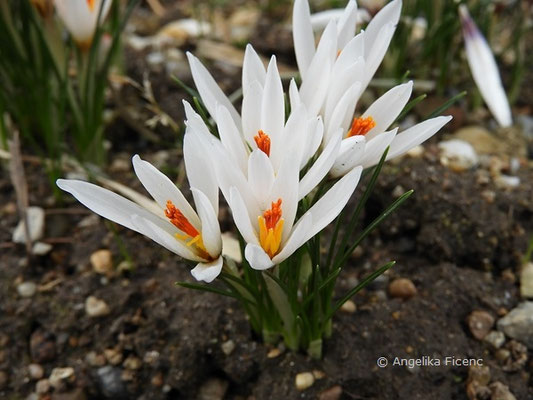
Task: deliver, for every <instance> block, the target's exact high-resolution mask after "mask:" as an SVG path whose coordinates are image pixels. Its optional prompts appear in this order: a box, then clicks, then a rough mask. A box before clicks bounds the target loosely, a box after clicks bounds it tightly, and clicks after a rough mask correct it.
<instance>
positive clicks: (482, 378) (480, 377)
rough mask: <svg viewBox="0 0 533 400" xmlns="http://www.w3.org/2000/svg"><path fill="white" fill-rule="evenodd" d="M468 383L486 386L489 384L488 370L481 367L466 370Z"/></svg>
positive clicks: (473, 366)
mask: <svg viewBox="0 0 533 400" xmlns="http://www.w3.org/2000/svg"><path fill="white" fill-rule="evenodd" d="M468 381H469V382H473V381H475V382H477V383H478V384H480V385H483V386H486V385H488V384H489V382H490V368H489V367H487V366H485V365H483V366H477V365H471V366H470V367H469V368H468Z"/></svg>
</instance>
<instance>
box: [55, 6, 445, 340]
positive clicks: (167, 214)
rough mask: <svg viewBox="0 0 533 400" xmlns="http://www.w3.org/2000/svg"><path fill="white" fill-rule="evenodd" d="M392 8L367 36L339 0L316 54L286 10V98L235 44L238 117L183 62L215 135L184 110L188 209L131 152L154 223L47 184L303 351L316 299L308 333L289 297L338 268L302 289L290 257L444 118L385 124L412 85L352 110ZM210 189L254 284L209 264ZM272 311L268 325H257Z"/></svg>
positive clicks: (70, 186)
mask: <svg viewBox="0 0 533 400" xmlns="http://www.w3.org/2000/svg"><path fill="white" fill-rule="evenodd" d="M401 5H402V3H401V0H393V1H392V2H391V3H389V4H388V5H387V6H386V7H384V8H383V9H382V10H381V11H380V12H379V13H378V14H377V15H376V16H375V17H374V18H373V19H372V20H371V21H370V23H369V24H368V26H367V28H366V30H364V31H361V32H360V33H357V34H356V23H357V15H358V13H357V5H356V3H355V1H353V0H351V1H350V2H349V3H348V5H347V7H346V8H345V10H344V11H343V12H342V13H341V15H340V16H338V18H332V19H331V20H330V21H329V22H328V23H327V26H326V27H325V29H324V32H323V33H322V36H321V38H320V41H319V42H318V45H317V46H315V36H314V32H313V22H312V18H311V14H310V12H309V5H308V3H307V0H296V2H295V4H294V14H293V30H294V47H295V53H296V59H297V62H298V68H299V72H300V77H301V83H300V84H299V85H298V84H297V83H296V81H295V80H294V79H293V80H291V81H290V84H289V89H288V96H287V97H286V96H285V94H284V91H283V85H282V80H281V78H280V74H279V71H278V68H277V64H276V58H275V57H274V56H273V57H272V58H271V59H270V62H269V63H268V66H267V67H266V68H265V66H264V64H263V62H262V60H261V58H260V57H259V55H258V54H257V53H256V52H255V51H254V49H253V47H252V46H251V45H248V46H247V47H246V51H245V56H244V62H243V69H242V93H243V98H242V106H241V111H240V112H239V111H238V110H237V109H236V107H235V106H234V105H233V104H232V102H231V101H230V100H229V99H228V97H227V96H226V95H225V94H224V93H223V91H222V90H221V89H220V87H219V86H218V85H217V83H216V81H215V79H214V78H213V77H212V76H211V74H210V73H209V71H208V70H207V69H206V68H205V67H204V66H203V65H202V64H201V62H200V61H199V60H198V59H197V58H196V57H195V56H194V55H192V54H190V53H188V54H187V56H188V59H189V63H190V67H191V71H192V76H193V79H194V82H195V84H196V88H197V90H198V92H199V94H200V97H201V100H202V103H203V106H204V107H205V110H206V111H207V113H208V114H209V116H210V118H212V121H214V123H213V126H214V127H215V129H216V135H214V134H213V133H214V132H213V131H212V129H211V128H212V127H210V126H208V124H206V121H205V120H204V118H202V116H200V114H198V113H197V112H196V111H195V110H194V109H193V107H192V106H191V105H190V104H189V103H187V102H186V101H184V107H185V114H186V121H185V124H186V132H185V136H184V149H183V151H184V159H185V167H186V173H187V177H188V180H189V184H190V187H191V193H192V197H193V199H194V203H195V208H196V211H195V209H193V207H191V205H190V204H189V203H188V202H187V200H186V199H185V197H184V195H183V194H182V193H181V192H180V190H179V189H178V188H176V186H175V185H174V184H173V183H172V182H171V181H170V180H169V179H168V178H167V177H166V176H164V175H163V174H162V173H160V172H159V171H158V170H157V169H156V168H155V167H153V166H152V165H150V164H149V163H148V162H146V161H143V160H141V159H140V158H139V156H137V155H136V156H134V157H133V165H134V169H135V172H136V174H137V176H138V178H139V180H140V181H141V183H142V184H143V185H144V187H145V188H146V190H147V191H148V192H149V193H150V195H151V196H152V197H153V198H154V200H155V201H156V202H157V204H158V205H159V207H160V211H161V212H160V213H159V214H158V215H157V214H153V213H151V212H149V211H148V210H146V209H144V208H142V207H140V206H138V205H137V204H135V203H133V202H131V201H129V200H126V199H124V198H122V197H120V196H118V195H116V194H114V193H112V192H110V191H108V190H106V189H103V188H99V187H97V186H94V185H92V184H90V183H86V182H82V181H75V180H59V181H58V183H57V184H58V186H59V187H60V188H62V189H63V190H65V191H67V192H70V193H71V194H72V195H74V196H75V197H76V198H77V199H78V200H79V201H80V202H81V203H83V204H84V205H86V206H87V207H88V208H90V209H91V210H93V211H94V212H96V213H98V214H100V215H102V216H104V217H105V218H108V219H110V220H112V221H115V222H117V223H119V224H121V225H123V226H125V227H128V228H130V229H133V230H135V231H137V232H139V233H142V234H144V235H145V236H147V237H149V238H150V239H152V240H154V241H155V242H157V243H159V244H160V245H162V246H164V247H165V248H167V249H168V250H170V251H173V252H174V253H176V254H178V255H179V256H181V257H183V258H185V259H188V260H192V261H194V262H196V263H197V266H196V267H195V268H194V269H193V270H192V271H191V272H192V275H193V276H194V277H195V278H196V279H197V280H202V281H205V282H211V281H213V280H214V279H215V278H217V276H219V274H222V276H221V278H222V279H223V280H224V282H225V283H228V282H229V283H230V285H229V286H230V289H231V293H233V295H234V297H238V298H239V299H241V300H243V304H244V305H245V309H246V310H247V312H248V313H249V315H250V318H251V323H252V325H254V321H255V323H256V325H255V326H254V327H255V328H256V329H259V330H261V329H262V330H263V332H265V331H266V330H268V329H270V330H273V331H276V330H277V331H279V332H281V333H282V334H283V335H284V337H285V339H286V341H287V342H288V344H289V346H290V347H293V348H294V347H298V343H299V342H301V341H302V340H303V341H305V343H306V346H311V345H312V343H313V340H315V339H317V338H318V339H320V338H321V337H322V336H323V334H324V332H325V331H326V330H327V322H328V321H329V319H330V318H331V313H330V311H331V308H330V306H329V303H326V305H323V304H322V305H321V306H320V307H323V308H324V310H323V313H322V314H321V315H322V317H321V318H322V319H321V320H320V321H321V322H320V328H318V323H315V322H313V320H312V318H310V319H309V318H307V317H306V312H307V311H306V310H307V305H308V304H310V302H311V301H312V300H313V301H314V300H316V298H315V297H316V296H315V295H312V296H311V297H310V299H309V300H306V301H302V302H299V303H298V301H299V300H298V299H297V295H296V291H300V292H302V293H304V294H302V296H303V295H305V294H306V293H307V294H312V293H318V292H319V291H320V290H323V289H324V290H325V292H327V295H328V296H329V300H328V301H330V300H331V296H332V289H331V290H330V289H329V284H330V280H331V281H334V278H335V277H336V275H335V274H338V271H336V270H335V269H333V268H331V269H330V268H329V267H327V270H325V271H323V272H322V275H320V276H323V277H324V281H323V283H322V285H321V286H320V285H319V281H318V280H317V279H318V277H316V276H314V275H313V276H314V277H313V282H314V284H313V285H314V286H313V287H311V286H309V285H311V283H309V282H311V281H310V280H309V276H311V275H312V273H314V272H312V273H304V272H303V271H304V270H303V269H302V268H304V267H303V265H304V264H305V259H306V256H305V255H302V252H301V251H299V249H304V248H306V249H311V250H308V252H309V253H313V254H318V253H319V252H320V248H319V247H320V242H319V241H316V240H315V239H314V238H315V236H316V235H317V234H318V233H319V232H321V231H322V230H323V229H324V228H325V227H326V226H327V225H328V224H330V223H331V222H332V221H333V220H335V219H336V218H337V217H338V216H339V214H340V213H341V211H342V210H343V209H344V208H345V206H346V204H347V203H348V200H349V199H350V197H351V196H352V194H353V192H354V191H355V189H356V186H357V184H358V182H359V180H360V177H361V173H362V171H363V170H364V169H365V168H369V167H372V166H374V165H376V164H377V163H378V162H379V161H380V158H382V155H383V154H384V152H385V151H386V150H387V148H389V152H388V156H387V159H390V158H393V157H397V156H399V155H401V154H403V153H405V152H406V151H408V150H409V149H410V148H412V147H413V146H416V145H418V144H420V143H422V142H423V141H425V140H426V139H428V138H429V137H431V136H432V135H433V134H435V133H436V132H437V131H438V130H439V129H440V128H441V127H442V126H443V125H444V124H446V123H447V122H448V121H449V120H450V119H451V117H437V118H433V119H430V120H427V121H424V122H421V123H419V124H418V125H415V126H413V127H411V128H409V129H406V130H404V131H402V132H399V131H398V128H397V127H393V128H391V125H393V124H394V121H395V120H396V119H397V117H398V115H399V114H400V112H401V111H402V110H403V109H404V107H405V105H406V104H407V102H408V100H409V97H410V95H411V91H412V87H413V84H412V82H407V83H404V84H401V85H398V86H396V87H394V88H392V89H390V90H389V91H388V92H386V93H385V94H384V95H383V96H381V97H380V98H378V99H377V100H376V101H375V102H374V103H373V104H372V105H371V106H370V107H369V108H368V109H366V110H364V111H363V110H358V109H357V103H358V100H359V98H360V97H361V94H362V93H363V91H364V90H365V88H366V87H367V85H368V83H369V82H370V80H371V79H372V77H373V75H374V73H375V72H376V70H377V68H378V66H379V64H380V63H381V60H382V59H383V57H384V54H385V52H386V50H387V48H388V46H389V43H390V40H391V38H392V35H393V33H394V31H395V28H396V24H397V23H398V20H399V16H400V10H401ZM287 110H289V111H287ZM204 117H205V116H204ZM219 191H220V192H221V193H222V195H223V197H224V199H225V201H226V203H227V204H228V205H229V208H230V209H231V213H232V217H233V221H234V223H235V225H236V227H237V230H238V232H239V234H240V236H241V237H242V239H243V243H244V248H243V254H244V256H245V260H246V261H245V262H244V264H245V266H244V267H243V268H245V269H246V268H250V267H251V270H250V271H253V270H255V271H265V270H269V271H265V274H263V275H260V276H259V277H257V276H255V275H253V274H251V275H249V274H250V272H246V270H244V272H243V271H242V270H241V271H239V270H238V269H237V270H236V267H235V265H234V263H232V262H230V261H229V260H225V257H223V256H222V241H221V232H220V227H219V223H218V220H217V214H218V208H219V204H218V203H219V199H218V194H219ZM313 254H310V255H308V256H307V258H310V257H314V255H313ZM293 256H294V258H293ZM341 259H342V257H341ZM318 262H319V257H318V259H317V258H314V259H313V263H314V264H316V265H317V267H320V266H319V265H318ZM281 265H286V266H289V265H296V266H295V267H294V268H298V271H300V273H291V272H286V271H281V272H280V270H279V268H278V266H281ZM314 267H315V266H313V267H310V268H311V269H313V268H314ZM288 268H289V267H288ZM290 268H292V267H290ZM313 271H314V270H313ZM330 273H331V275H328V274H330ZM310 274H311V275H310ZM334 275H335V276H334ZM326 276H328V278H327V279H325V277H326ZM330 276H332V277H333V278H331V277H330ZM247 277H250V278H249V279H248V278H247ZM302 277H303V278H305V279H303V278H302ZM230 278H231V279H230ZM283 279H285V281H286V282H288V283H287V284H286V285H285V284H283V282H281V281H282V280H283ZM291 279H292V280H291ZM302 279H303V280H302ZM233 281H239V282H241V283H240V284H234V283H232V282H233ZM273 282H276V284H277V286H276V285H274V283H273ZM302 282H303V283H302ZM256 285H259V287H262V288H263V289H262V290H264V291H265V292H266V293H268V294H269V295H270V297H271V299H272V301H270V302H267V303H265V304H264V305H261V302H262V301H263V298H264V295H263V296H262V297H261V296H259V295H257V296H256V294H257V293H258V290H261V289H257V287H256ZM302 285H303V286H302ZM274 286H275V287H274ZM290 288H292V289H290ZM291 290H292V292H291ZM312 291H314V292H312ZM313 296H315V297H313ZM272 304H273V305H274V306H275V308H276V309H277V312H278V313H279V315H280V321H282V322H280V323H279V324H280V326H282V327H281V328H279V327H276V326H275V325H276V323H275V322H272V320H270V319H267V318H264V316H262V315H261V310H264V309H265V308H268V306H269V305H272ZM298 304H299V305H298ZM252 305H253V306H252ZM313 310H315V311H314V312H316V307H315V308H313ZM262 318H263V319H264V321H263V322H260V323H257V320H258V319H259V320H261V319H262ZM313 318H314V317H313ZM317 318H318V317H317ZM296 321H300V322H299V323H301V324H302V325H298V323H297V322H296ZM306 321H307V322H306ZM267 325H269V326H267ZM315 327H316V329H315ZM302 332H304V333H302ZM305 332H308V333H305ZM306 335H307V336H306ZM302 338H303V339H302ZM295 343H296V344H295Z"/></svg>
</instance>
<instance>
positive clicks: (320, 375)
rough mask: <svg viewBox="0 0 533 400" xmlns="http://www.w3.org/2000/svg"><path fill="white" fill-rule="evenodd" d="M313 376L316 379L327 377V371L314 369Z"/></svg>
mask: <svg viewBox="0 0 533 400" xmlns="http://www.w3.org/2000/svg"><path fill="white" fill-rule="evenodd" d="M313 376H314V377H315V379H317V380H318V379H323V378H325V377H326V373H325V372H324V371H320V370H319V369H314V370H313Z"/></svg>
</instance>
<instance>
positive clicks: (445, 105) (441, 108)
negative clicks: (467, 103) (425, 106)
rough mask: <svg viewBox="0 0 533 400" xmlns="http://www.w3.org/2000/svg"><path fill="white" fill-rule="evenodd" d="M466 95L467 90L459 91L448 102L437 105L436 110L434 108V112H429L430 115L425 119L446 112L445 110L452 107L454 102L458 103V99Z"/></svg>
mask: <svg viewBox="0 0 533 400" xmlns="http://www.w3.org/2000/svg"><path fill="white" fill-rule="evenodd" d="M465 96H466V91H463V92H461V93H458V94H456V95H455V96H453V97H452V98H451V99H450V100H448V101H447V102H445V103H444V104H443V105H441V106H440V107H437V108H436V109H435V110H433V111H432V112H430V113H429V114H428V116H427V117H426V118H424V119H430V118H434V117H436V116H438V115H440V114H441V113H442V112H444V111H445V110H447V109H448V108H449V107H451V106H452V105H453V104H454V103H456V102H457V101H458V100H460V99H462V98H463V97H465Z"/></svg>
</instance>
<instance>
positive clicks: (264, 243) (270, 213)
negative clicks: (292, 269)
mask: <svg viewBox="0 0 533 400" xmlns="http://www.w3.org/2000/svg"><path fill="white" fill-rule="evenodd" d="M281 216H282V212H281V199H278V201H277V202H275V203H274V202H272V205H271V207H270V209H269V210H266V211H265V212H264V213H263V215H260V216H259V217H257V222H258V224H259V242H260V243H261V247H262V248H263V250H265V252H266V253H267V254H268V256H269V257H270V258H272V257H274V256H275V255H276V254H278V252H279V249H280V247H281V236H282V233H283V225H284V223H285V220H284V219H283V218H282V217H281Z"/></svg>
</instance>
